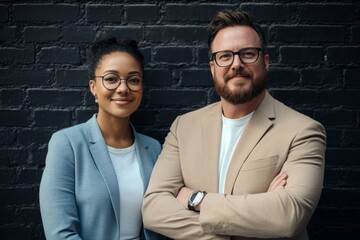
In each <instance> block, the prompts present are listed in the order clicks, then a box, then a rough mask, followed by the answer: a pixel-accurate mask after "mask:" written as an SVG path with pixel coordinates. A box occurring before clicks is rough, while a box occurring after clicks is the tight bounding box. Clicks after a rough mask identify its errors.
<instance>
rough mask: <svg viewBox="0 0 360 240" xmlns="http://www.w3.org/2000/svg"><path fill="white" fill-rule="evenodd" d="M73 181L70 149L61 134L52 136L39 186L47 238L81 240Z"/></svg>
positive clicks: (72, 162)
mask: <svg viewBox="0 0 360 240" xmlns="http://www.w3.org/2000/svg"><path fill="white" fill-rule="evenodd" d="M74 182H75V170H74V152H73V149H72V147H71V145H70V142H69V139H68V138H67V137H66V135H65V134H64V133H62V132H58V133H55V134H54V135H53V136H52V138H51V140H50V142H49V146H48V154H47V156H46V167H45V169H44V172H43V176H42V179H41V183H40V210H41V217H42V220H43V226H44V230H45V235H46V238H47V239H71V240H73V239H77V240H78V239H81V238H80V236H79V235H78V231H79V218H78V214H77V208H76V202H75V183H74Z"/></svg>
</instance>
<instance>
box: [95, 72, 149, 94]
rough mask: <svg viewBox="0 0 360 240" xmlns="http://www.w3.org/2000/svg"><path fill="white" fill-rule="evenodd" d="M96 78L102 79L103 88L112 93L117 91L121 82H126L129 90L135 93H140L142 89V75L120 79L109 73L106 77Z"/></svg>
mask: <svg viewBox="0 0 360 240" xmlns="http://www.w3.org/2000/svg"><path fill="white" fill-rule="evenodd" d="M95 77H96V78H97V77H99V78H102V84H103V86H104V87H105V88H106V89H107V90H110V91H113V90H115V89H117V88H118V87H119V86H120V84H121V80H125V83H126V86H127V88H129V89H130V90H131V91H133V92H138V91H140V90H141V89H142V83H143V78H142V76H140V75H130V76H129V77H127V78H126V79H124V78H120V77H119V76H118V75H117V74H114V73H108V74H105V75H104V76H95Z"/></svg>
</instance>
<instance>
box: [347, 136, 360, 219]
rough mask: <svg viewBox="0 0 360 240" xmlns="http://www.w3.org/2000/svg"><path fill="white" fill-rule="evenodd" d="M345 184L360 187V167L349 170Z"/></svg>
mask: <svg viewBox="0 0 360 240" xmlns="http://www.w3.org/2000/svg"><path fill="white" fill-rule="evenodd" d="M358 142H359V141H358ZM345 184H346V186H348V187H359V186H360V168H359V167H357V168H353V169H349V170H347V171H346V178H345ZM358 221H359V220H358Z"/></svg>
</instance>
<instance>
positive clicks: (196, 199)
mask: <svg viewBox="0 0 360 240" xmlns="http://www.w3.org/2000/svg"><path fill="white" fill-rule="evenodd" d="M203 197H204V193H203V192H196V193H194V194H193V195H192V196H191V198H190V201H191V202H190V204H191V205H192V206H196V205H197V204H198V203H199V202H200V201H201V200H202V199H203Z"/></svg>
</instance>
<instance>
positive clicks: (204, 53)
mask: <svg viewBox="0 0 360 240" xmlns="http://www.w3.org/2000/svg"><path fill="white" fill-rule="evenodd" d="M197 54H198V63H199V64H202V63H205V64H209V62H210V57H209V48H208V47H198V48H197ZM209 71H210V69H209Z"/></svg>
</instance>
